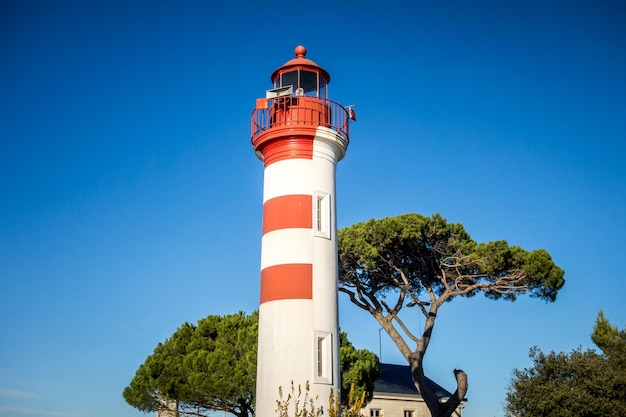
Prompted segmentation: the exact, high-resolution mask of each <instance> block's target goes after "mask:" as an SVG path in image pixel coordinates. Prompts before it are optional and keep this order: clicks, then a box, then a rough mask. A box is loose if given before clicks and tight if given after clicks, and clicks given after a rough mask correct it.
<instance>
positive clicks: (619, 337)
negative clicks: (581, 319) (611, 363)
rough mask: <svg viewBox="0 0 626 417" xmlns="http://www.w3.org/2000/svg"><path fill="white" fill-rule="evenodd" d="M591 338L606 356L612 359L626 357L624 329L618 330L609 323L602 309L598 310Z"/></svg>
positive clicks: (625, 334) (625, 330)
mask: <svg viewBox="0 0 626 417" xmlns="http://www.w3.org/2000/svg"><path fill="white" fill-rule="evenodd" d="M591 340H593V343H595V344H596V346H598V347H599V348H600V349H601V350H602V352H603V353H604V354H605V355H607V356H608V357H610V358H613V359H614V360H620V359H624V358H626V329H622V330H619V329H618V328H617V326H614V325H612V324H611V323H609V320H608V319H606V318H605V317H604V313H603V312H602V310H600V311H599V312H598V317H597V318H596V323H595V325H594V326H593V332H592V333H591Z"/></svg>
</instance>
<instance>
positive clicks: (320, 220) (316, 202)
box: [313, 191, 331, 239]
mask: <svg viewBox="0 0 626 417" xmlns="http://www.w3.org/2000/svg"><path fill="white" fill-rule="evenodd" d="M330 212H331V205H330V194H328V193H323V192H321V191H316V192H315V193H314V195H313V234H314V235H315V236H319V237H325V238H326V239H330V238H331V233H330V231H331V227H330V225H331V221H330V220H331V219H330Z"/></svg>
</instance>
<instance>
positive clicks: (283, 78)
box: [271, 45, 330, 98]
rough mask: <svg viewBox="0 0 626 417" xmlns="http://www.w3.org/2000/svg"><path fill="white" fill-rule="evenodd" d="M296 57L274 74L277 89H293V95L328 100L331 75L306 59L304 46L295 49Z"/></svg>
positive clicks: (272, 78) (273, 81)
mask: <svg viewBox="0 0 626 417" xmlns="http://www.w3.org/2000/svg"><path fill="white" fill-rule="evenodd" d="M294 52H295V54H296V57H295V58H293V59H291V60H289V61H287V62H286V63H285V64H284V65H283V66H282V67H280V68H278V69H277V70H275V71H274V72H273V73H272V77H271V80H272V83H273V84H274V88H275V89H283V88H285V89H286V88H289V87H290V86H291V87H292V94H294V95H296V96H308V97H319V98H328V89H327V86H328V83H329V82H330V75H329V74H328V72H326V70H325V69H323V68H322V67H320V66H319V65H317V64H316V63H315V62H313V61H311V60H310V59H308V58H306V48H305V47H304V46H302V45H300V46H297V47H296V49H295V51H294Z"/></svg>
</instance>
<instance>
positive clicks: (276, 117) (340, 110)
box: [251, 96, 349, 142]
mask: <svg viewBox="0 0 626 417" xmlns="http://www.w3.org/2000/svg"><path fill="white" fill-rule="evenodd" d="M259 102H260V103H257V108H256V109H255V110H254V111H253V112H252V128H251V132H252V140H253V141H254V138H255V137H256V136H258V135H260V134H262V133H264V132H266V131H268V130H269V129H274V128H277V129H288V128H291V127H317V126H322V127H327V128H329V129H332V130H334V131H336V132H337V134H338V135H339V136H341V137H342V138H343V139H344V140H345V141H346V142H348V140H349V130H348V128H349V124H348V112H347V110H346V109H345V107H343V106H342V105H340V104H339V103H335V102H334V101H331V100H328V99H324V98H317V97H308V96H285V97H277V98H272V99H260V100H259Z"/></svg>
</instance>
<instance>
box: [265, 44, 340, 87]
mask: <svg viewBox="0 0 626 417" xmlns="http://www.w3.org/2000/svg"><path fill="white" fill-rule="evenodd" d="M294 53H295V54H296V57H295V58H293V59H290V60H289V61H287V62H285V64H284V65H283V66H282V67H280V68H278V69H276V70H275V71H274V72H273V73H272V77H271V80H272V83H273V82H274V81H276V78H278V73H280V72H285V71H288V70H294V69H304V70H309V71H315V72H319V74H320V75H321V77H322V78H323V79H325V80H326V83H329V82H330V75H329V74H328V72H326V70H325V69H324V68H322V67H320V66H319V65H317V64H316V63H315V62H313V61H311V60H310V59H308V58H305V56H306V48H305V47H304V46H302V45H299V46H296V49H295V50H294Z"/></svg>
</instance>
